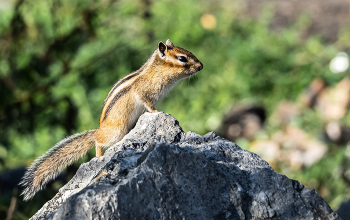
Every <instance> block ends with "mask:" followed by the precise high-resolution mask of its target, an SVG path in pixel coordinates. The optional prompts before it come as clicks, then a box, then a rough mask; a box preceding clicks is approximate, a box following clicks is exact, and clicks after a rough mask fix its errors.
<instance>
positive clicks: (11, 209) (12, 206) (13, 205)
mask: <svg viewBox="0 0 350 220" xmlns="http://www.w3.org/2000/svg"><path fill="white" fill-rule="evenodd" d="M17 192H18V188H17V187H16V188H14V189H13V193H12V198H11V203H10V207H9V209H8V210H7V216H6V220H11V219H12V216H13V212H14V211H15V208H16V203H17Z"/></svg>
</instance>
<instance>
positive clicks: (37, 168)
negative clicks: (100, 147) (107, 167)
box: [20, 130, 96, 201]
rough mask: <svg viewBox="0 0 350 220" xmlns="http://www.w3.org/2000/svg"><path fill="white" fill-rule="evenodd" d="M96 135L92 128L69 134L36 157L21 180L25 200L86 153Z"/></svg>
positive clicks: (93, 142)
mask: <svg viewBox="0 0 350 220" xmlns="http://www.w3.org/2000/svg"><path fill="white" fill-rule="evenodd" d="M95 135H96V130H90V131H85V132H82V133H79V134H75V135H72V136H69V137H67V138H65V139H63V140H61V141H60V142H58V143H57V144H56V145H55V146H53V147H52V148H51V149H50V150H48V151H47V152H46V153H45V154H44V155H43V156H41V157H39V158H38V159H36V160H35V161H34V162H33V164H32V165H31V166H30V167H29V168H28V170H27V172H26V173H25V174H24V177H23V179H22V181H21V182H20V185H22V186H24V187H25V189H24V191H23V193H22V195H24V201H27V200H29V199H31V198H32V197H33V196H34V195H35V193H36V192H38V191H39V190H41V189H43V188H44V187H45V185H46V184H47V182H49V181H50V180H51V179H54V178H55V177H56V176H57V175H58V174H59V173H60V172H61V170H62V169H63V168H65V167H66V166H68V165H70V164H71V163H73V162H74V161H75V160H77V159H79V158H80V157H81V156H83V155H85V154H86V153H87V152H88V151H89V150H90V149H91V148H92V147H93V146H94V145H95Z"/></svg>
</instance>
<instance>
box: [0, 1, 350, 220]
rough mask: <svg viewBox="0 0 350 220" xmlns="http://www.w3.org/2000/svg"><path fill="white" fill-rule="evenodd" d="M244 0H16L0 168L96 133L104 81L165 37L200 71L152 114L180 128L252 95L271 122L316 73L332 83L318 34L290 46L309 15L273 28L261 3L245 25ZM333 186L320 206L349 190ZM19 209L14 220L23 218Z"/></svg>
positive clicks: (4, 35) (2, 59)
mask: <svg viewBox="0 0 350 220" xmlns="http://www.w3.org/2000/svg"><path fill="white" fill-rule="evenodd" d="M242 4H243V3H242V2H241V3H238V2H235V3H227V2H216V1H204V2H198V1H194V0H178V1H171V0H165V1H149V0H139V1H126V0H122V1H113V0H99V1H92V0H90V1H89V0H84V1H82V0H69V1H68V0H55V1H54V0H36V1H25V0H19V1H17V2H16V3H15V5H13V8H11V9H7V10H4V11H0V97H1V98H0V125H1V126H0V161H1V165H0V169H7V168H13V167H18V166H27V165H29V164H30V163H31V162H32V161H33V160H34V159H35V158H36V157H38V156H40V155H42V154H43V153H44V152H45V151H46V150H47V149H49V148H50V147H51V146H53V145H54V144H55V143H57V142H58V141H59V140H61V139H62V138H64V137H65V136H67V135H71V134H74V133H76V132H81V131H83V130H88V129H93V128H97V127H98V119H99V114H100V111H101V107H102V104H103V100H104V99H105V97H106V96H107V94H108V92H109V90H110V89H111V87H112V86H113V84H114V83H115V82H117V81H118V79H120V78H121V77H123V76H125V75H127V74H129V73H131V72H132V71H135V70H137V69H138V68H139V67H140V66H141V65H142V64H143V63H144V62H146V60H147V59H148V57H149V56H150V55H151V54H152V52H153V51H154V50H155V49H156V47H157V44H158V42H159V41H163V42H165V41H166V40H167V39H168V38H169V39H171V40H172V41H173V43H174V44H175V45H176V46H180V47H183V48H185V49H188V50H190V51H191V52H193V53H194V54H195V55H196V56H197V58H198V59H199V60H200V61H201V62H202V63H203V64H204V69H203V70H202V71H201V72H199V73H198V74H197V75H196V76H194V77H192V78H191V79H189V80H185V81H182V82H180V83H179V85H177V86H176V87H175V88H174V89H173V90H172V91H171V92H170V93H169V95H168V96H167V97H166V98H165V99H164V101H162V102H161V103H160V104H159V106H158V110H160V111H164V112H167V113H170V114H172V115H173V116H174V117H175V118H177V119H178V120H179V121H180V125H181V126H182V127H183V128H184V130H185V131H189V130H192V131H195V132H197V133H201V134H204V133H206V132H208V131H211V130H216V129H217V128H218V126H219V125H220V123H221V119H222V117H223V115H224V114H225V113H226V112H227V111H228V109H229V108H230V107H231V105H232V104H234V103H235V102H237V101H239V100H245V99H253V100H255V101H257V102H259V103H262V104H263V105H264V106H265V107H266V108H267V110H268V112H269V114H271V112H272V110H273V109H274V107H275V106H276V104H277V103H278V102H279V101H280V100H284V99H288V100H295V99H296V98H297V96H298V95H299V94H300V92H301V91H303V90H304V89H305V88H306V87H307V86H308V85H309V84H310V82H311V81H312V80H313V79H314V78H315V77H320V78H323V79H325V80H326V81H327V82H328V83H329V84H334V83H336V82H338V81H339V80H340V79H341V78H342V76H341V75H334V74H331V73H330V71H329V70H328V63H329V60H330V59H331V58H332V57H333V56H334V55H335V54H336V52H337V51H338V50H337V48H336V47H335V46H332V45H325V44H323V43H322V40H321V38H320V37H318V36H311V37H309V38H308V39H306V40H300V37H299V35H300V33H301V32H302V31H303V30H304V29H305V28H306V27H307V26H308V25H309V20H308V17H307V16H305V15H303V16H301V17H300V18H299V19H298V21H297V22H296V23H295V24H294V25H293V26H291V27H288V28H286V29H284V30H281V31H279V32H273V31H271V30H270V29H269V24H270V19H271V16H272V15H273V7H271V6H267V7H266V10H264V13H262V15H261V16H260V18H259V19H257V20H254V21H253V20H251V19H250V18H247V17H244V16H241V15H240V16H238V15H239V14H240V11H241V10H242V7H243V6H244V5H242ZM205 13H211V14H213V15H214V16H215V17H216V27H215V29H212V30H207V29H205V28H203V27H202V25H201V22H200V20H201V16H202V15H203V14H205ZM344 34H348V33H347V32H344ZM309 115H312V113H310V114H309ZM306 117H307V116H306ZM303 123H304V124H303ZM300 124H302V125H305V126H306V127H308V126H309V127H308V129H310V131H313V132H312V133H314V134H315V133H317V132H319V131H320V129H321V128H320V127H318V126H320V124H319V123H313V122H312V121H311V120H310V121H307V120H303V121H301V122H300ZM337 152H338V151H336V152H335V153H334V155H335V157H336V158H334V160H333V158H332V159H330V160H329V161H328V159H327V160H326V159H325V160H323V161H321V162H320V163H319V164H317V165H316V166H314V167H312V168H311V169H309V170H307V171H305V172H304V171H300V172H299V173H298V174H295V175H296V176H297V177H298V178H299V177H300V179H304V180H305V181H307V180H309V179H312V178H315V179H319V181H325V182H327V181H328V179H329V178H328V176H322V170H323V169H326V170H327V169H328V170H330V169H333V167H336V166H337V164H339V163H340V162H339V161H340V159H339V158H338V157H340V156H339V155H340V154H339V153H337ZM332 155H333V154H332ZM327 172H328V171H327ZM329 172H331V171H329ZM329 172H328V174H329ZM328 174H327V175H328ZM327 183H328V182H327ZM331 187H334V191H332V193H335V194H333V195H330V196H329V197H327V200H328V201H332V199H334V198H335V197H336V196H337V195H339V194H340V193H341V191H342V190H343V189H345V188H346V187H347V186H346V185H345V184H342V185H332V184H331ZM335 188H336V189H335ZM331 190H333V188H332V189H331ZM348 195H349V193H348ZM0 208H1V207H0ZM37 208H38V207H37V206H35V207H33V209H34V210H35V209H37ZM1 212H2V211H1ZM33 212H34V211H33V210H26V211H24V212H23V213H26V214H25V215H28V216H29V215H30V214H33ZM23 213H22V214H21V212H19V213H18V214H17V216H15V218H14V219H23V217H21V215H23Z"/></svg>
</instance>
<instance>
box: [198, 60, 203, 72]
mask: <svg viewBox="0 0 350 220" xmlns="http://www.w3.org/2000/svg"><path fill="white" fill-rule="evenodd" d="M199 63H200V64H201V65H200V66H199V67H198V71H200V70H202V69H203V64H202V62H199Z"/></svg>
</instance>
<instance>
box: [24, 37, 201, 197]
mask: <svg viewBox="0 0 350 220" xmlns="http://www.w3.org/2000/svg"><path fill="white" fill-rule="evenodd" d="M179 56H184V57H186V58H187V62H181V61H179V59H178V58H179ZM202 68H203V65H202V63H201V62H200V61H199V60H198V59H197V58H196V57H195V56H194V55H193V54H192V53H191V52H189V51H187V50H185V49H182V48H180V47H175V46H174V45H173V43H172V42H171V41H170V40H167V42H166V44H164V43H163V42H160V43H159V44H158V49H157V50H155V51H154V53H153V54H152V56H151V57H150V58H149V59H148V60H147V62H146V63H145V64H144V65H143V66H142V67H141V68H140V69H139V70H137V71H135V72H133V73H131V74H129V75H127V76H125V77H124V78H122V79H121V80H119V81H118V82H117V83H116V84H115V85H114V86H113V88H112V89H111V91H110V92H109V93H108V95H107V98H106V99H105V101H104V104H103V107H102V112H101V116H100V126H99V128H98V129H97V130H92V131H88V132H85V133H80V134H76V135H73V136H70V137H68V138H66V139H64V140H62V141H60V142H59V143H58V144H57V145H55V146H54V147H53V148H51V149H50V150H49V151H48V152H47V153H46V154H45V155H44V156H42V157H40V158H38V159H37V160H36V161H35V162H34V163H33V164H32V165H31V166H30V167H29V169H28V171H27V172H26V174H25V176H24V178H23V180H22V182H21V184H22V185H23V186H25V187H26V188H25V190H24V192H23V194H24V195H25V197H24V199H25V200H28V199H30V198H31V197H33V196H34V194H35V193H36V192H37V191H38V190H40V189H41V188H43V187H44V186H45V184H46V183H47V182H48V181H49V180H51V179H53V178H55V177H56V176H57V175H58V173H59V171H60V170H61V169H63V168H64V167H66V166H67V165H69V164H71V163H72V162H73V161H74V160H76V159H78V158H79V157H81V156H82V155H84V154H85V153H86V152H87V151H88V150H89V149H90V148H91V147H92V146H93V144H95V146H96V155H97V156H102V155H103V151H102V148H103V147H109V146H111V145H113V144H115V143H117V142H118V141H120V140H121V139H122V138H123V137H124V136H125V135H126V134H127V133H128V132H129V131H130V130H131V129H132V128H133V126H134V125H135V123H136V121H137V119H138V118H139V117H140V115H141V114H142V113H143V112H144V110H145V109H146V110H148V111H149V112H157V110H156V108H155V105H156V104H157V102H158V101H160V99H162V98H163V97H164V96H165V95H166V94H167V93H168V91H169V90H170V89H171V88H172V87H173V86H174V85H175V84H176V83H177V82H178V81H179V80H181V79H183V78H186V77H189V76H191V75H193V74H195V73H196V72H198V71H200V70H201V69H202Z"/></svg>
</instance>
